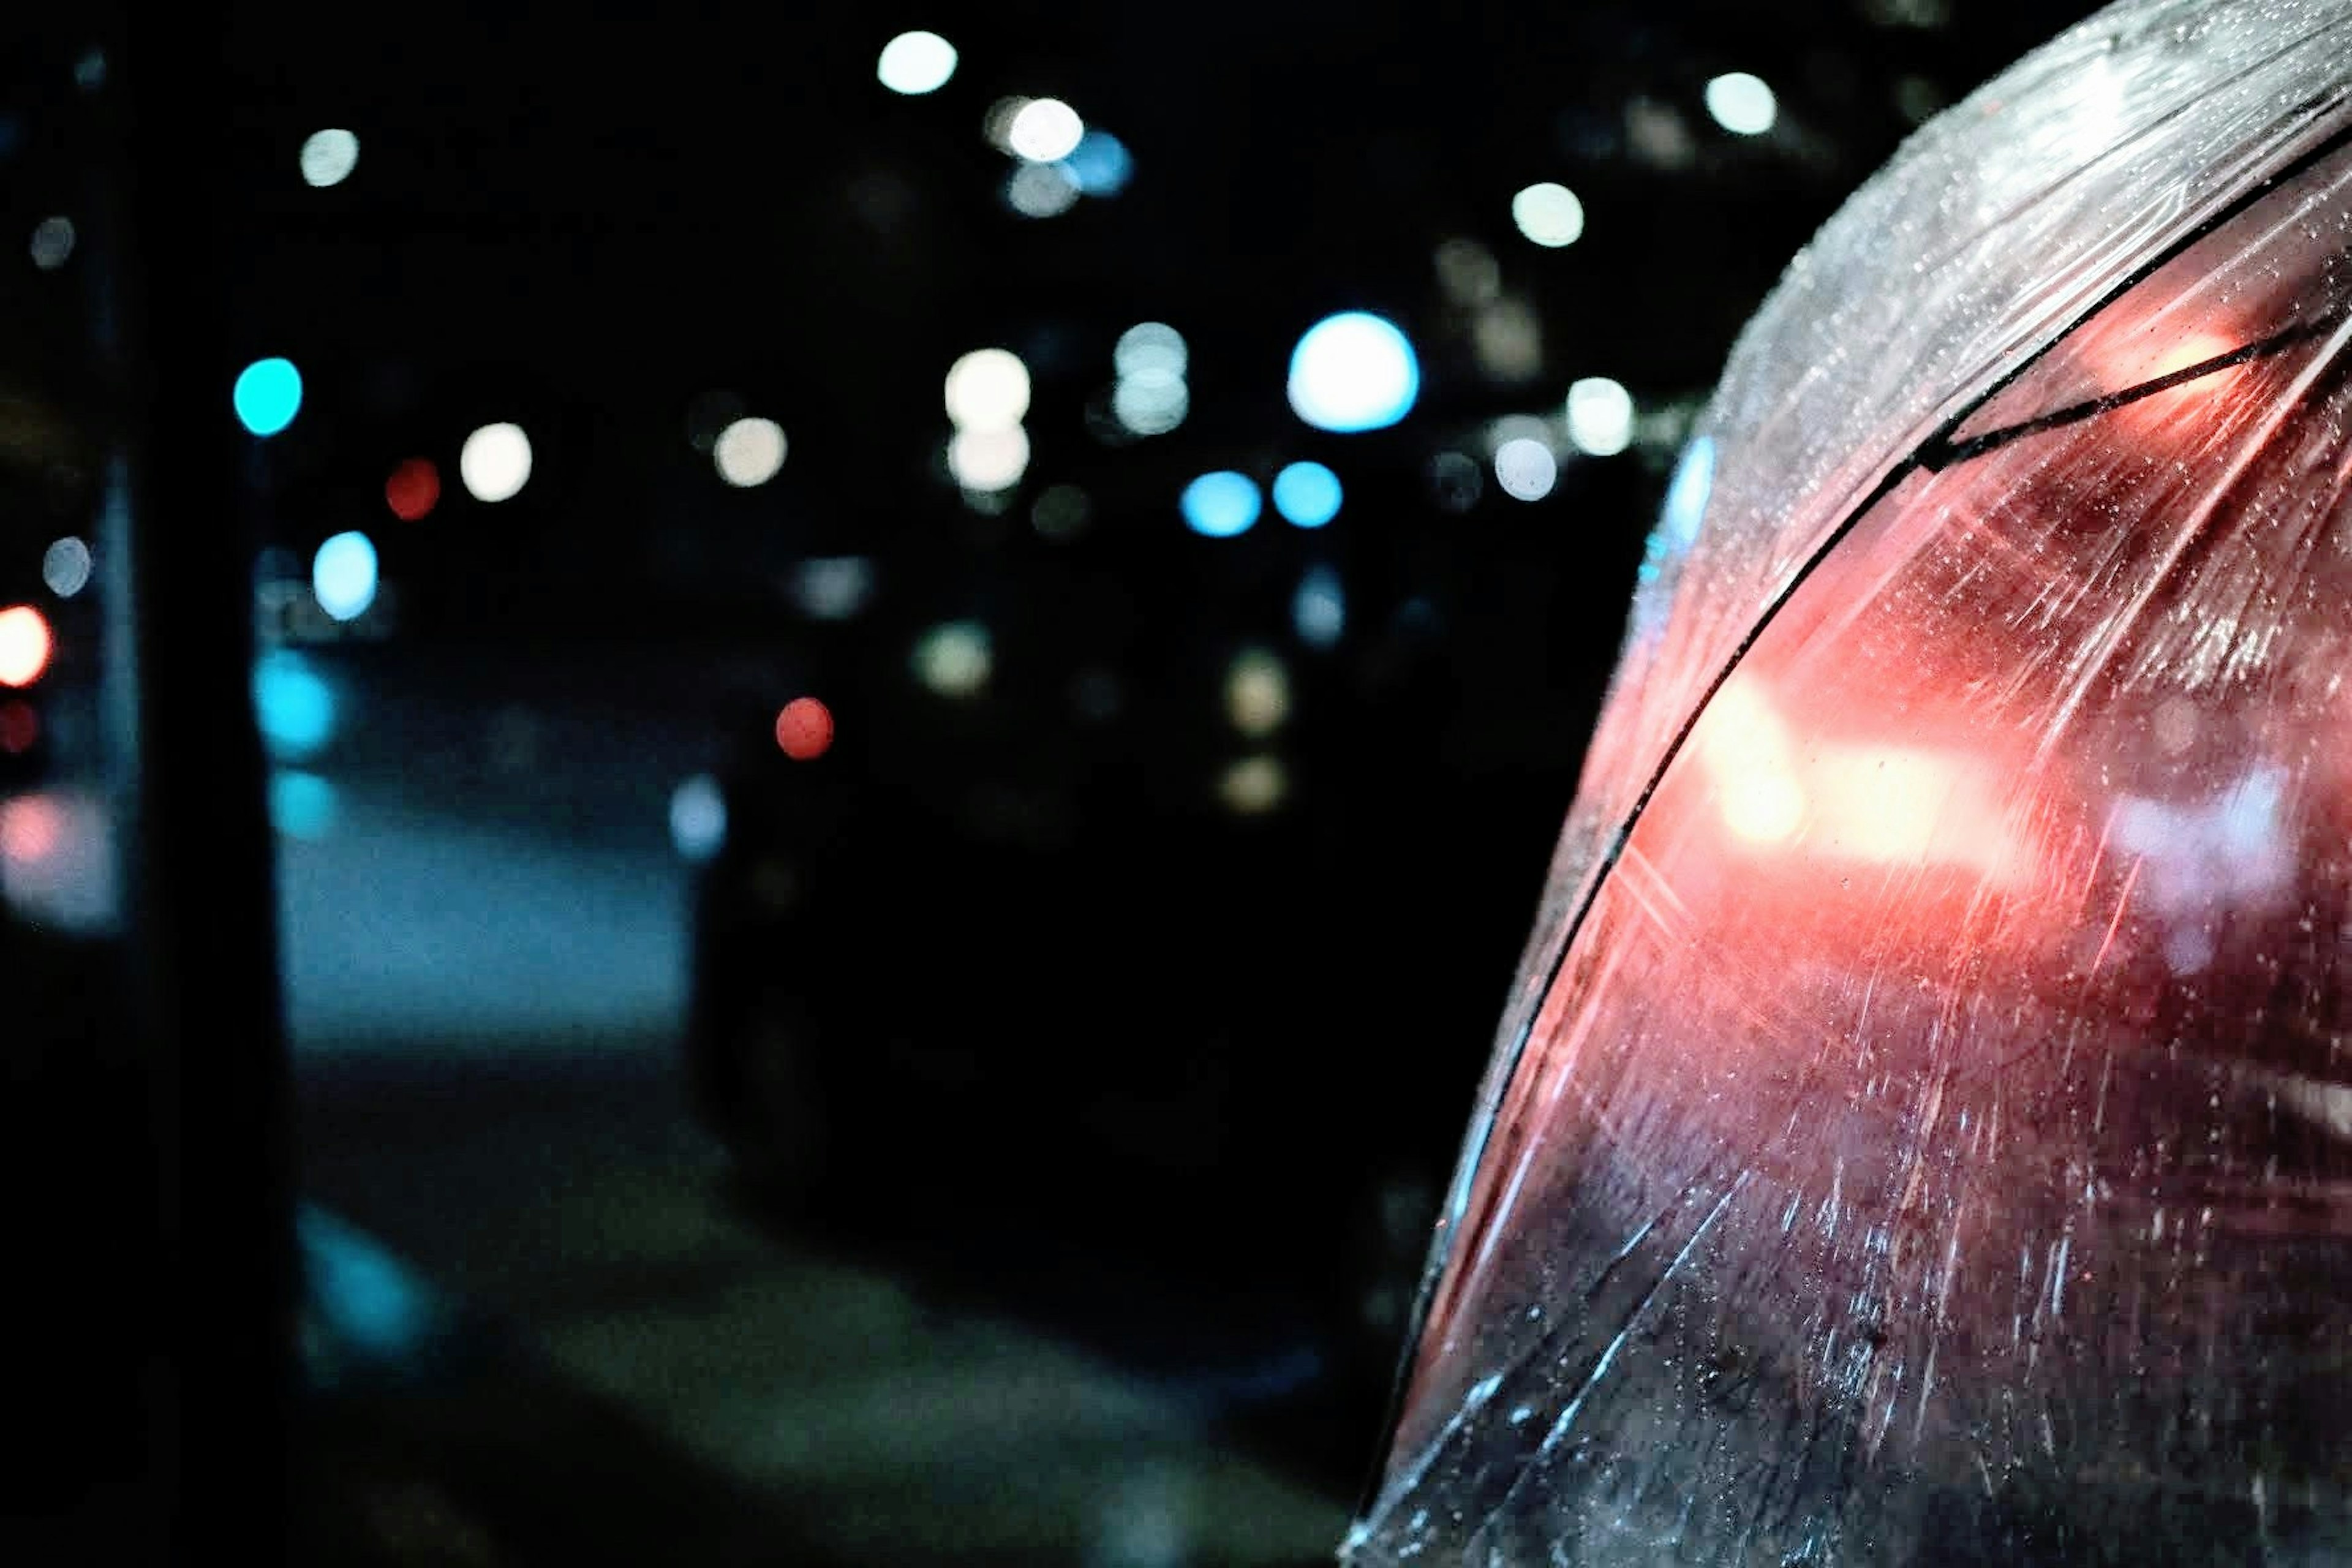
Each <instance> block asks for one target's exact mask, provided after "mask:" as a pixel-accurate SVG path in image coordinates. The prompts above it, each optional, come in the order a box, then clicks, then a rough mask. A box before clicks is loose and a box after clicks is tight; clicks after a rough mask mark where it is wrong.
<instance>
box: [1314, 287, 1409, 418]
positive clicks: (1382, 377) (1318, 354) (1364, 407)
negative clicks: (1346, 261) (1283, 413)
mask: <svg viewBox="0 0 2352 1568" xmlns="http://www.w3.org/2000/svg"><path fill="white" fill-rule="evenodd" d="M1289 393H1290V406H1291V409H1292V411H1293V412H1295V413H1297V416H1299V417H1300V418H1301V419H1304V420H1305V421H1307V423H1308V424H1309V425H1312V426H1316V427H1317V428H1318V429H1322V430H1336V431H1342V432H1355V431H1363V430H1378V429H1382V428H1385V427H1386V426H1391V425H1393V424H1395V423H1396V422H1397V421H1398V420H1400V419H1402V418H1403V417H1404V416H1406V415H1407V414H1409V413H1411V412H1412V405H1413V401H1414V399H1415V398H1416V397H1418V396H1419V395H1420V393H1421V362H1420V360H1419V359H1418V358H1417V357H1416V356H1415V355H1414V353H1413V352H1412V341H1411V340H1410V339H1408V338H1407V337H1406V336H1405V335H1404V333H1403V332H1402V331H1400V330H1399V329H1398V327H1397V325H1396V323H1395V322H1393V321H1388V320H1386V319H1385V318H1383V317H1380V316H1375V315H1371V314H1370V313H1368V312H1366V311H1362V310H1344V311H1342V312H1340V313H1339V314H1338V315H1336V316H1328V317H1326V318H1324V319H1323V320H1322V321H1318V322H1317V323H1315V325H1314V326H1312V327H1310V328H1308V329H1307V331H1306V333H1305V334H1304V335H1302V336H1301V337H1300V338H1299V340H1298V346H1297V348H1296V349H1294V350H1292V351H1291V355H1290V385H1289Z"/></svg>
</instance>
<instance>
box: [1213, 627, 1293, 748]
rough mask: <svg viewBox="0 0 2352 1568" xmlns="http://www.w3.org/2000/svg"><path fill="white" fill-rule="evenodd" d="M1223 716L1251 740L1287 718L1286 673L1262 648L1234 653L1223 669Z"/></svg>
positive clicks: (1288, 710)
mask: <svg viewBox="0 0 2352 1568" xmlns="http://www.w3.org/2000/svg"><path fill="white" fill-rule="evenodd" d="M1225 717H1226V718H1228V719H1230V720H1232V721H1233V726H1234V729H1236V730H1239V731H1241V732H1242V733H1243V734H1244V735H1247V736H1249V737H1250V738H1252V739H1253V740H1257V739H1262V738H1264V737H1265V736H1267V735H1271V734H1273V733H1274V732H1275V731H1276V730H1279V729H1281V728H1282V721H1284V720H1285V719H1287V718H1289V717H1290V672H1289V671H1288V670H1287V669H1286V668H1283V663H1282V660H1280V659H1279V658H1276V657H1275V656H1274V655H1273V654H1271V653H1268V652H1267V651H1266V650H1265V649H1264V648H1248V649H1245V650H1244V651H1243V652H1242V653H1240V654H1237V655H1235V656H1234V662H1233V664H1232V666H1231V667H1230V668H1228V669H1227V670H1226V671H1225Z"/></svg>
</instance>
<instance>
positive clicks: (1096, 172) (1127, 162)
mask: <svg viewBox="0 0 2352 1568" xmlns="http://www.w3.org/2000/svg"><path fill="white" fill-rule="evenodd" d="M1062 167H1063V169H1064V170H1066V172H1067V173H1068V174H1069V176H1070V178H1071V179H1072V180H1074V181H1076V184H1077V187H1078V189H1079V190H1080V191H1082V192H1084V193H1085V194H1086V195H1090V196H1115V195H1118V194H1119V192H1121V191H1123V190H1125V189H1127V182H1128V181H1129V180H1130V179H1132V178H1133V177H1134V175H1135V160H1134V159H1133V158H1131V157H1129V155H1128V151H1127V144H1126V143H1125V142H1121V141H1120V140H1119V139H1118V137H1116V136H1114V135H1112V134H1111V133H1110V132H1108V131H1096V130H1088V131H1087V133H1086V134H1085V135H1083V136H1081V137H1079V138H1078V144H1077V146H1076V147H1075V148H1073V149H1071V152H1070V155H1069V156H1068V157H1066V158H1065V159H1063V160H1062Z"/></svg>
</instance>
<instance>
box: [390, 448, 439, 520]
mask: <svg viewBox="0 0 2352 1568" xmlns="http://www.w3.org/2000/svg"><path fill="white" fill-rule="evenodd" d="M383 504H384V505H386V506H388V507H390V508H391V509H392V515H393V516H394V517H396V518H398V519H400V521H403V522H421V521H424V520H425V518H427V517H429V516H431V515H432V512H433V509H434V508H435V507H436V506H439V505H440V504H441V470H440V469H439V468H435V467H434V466H433V463H432V461H431V459H429V458H408V459H406V460H405V461H404V462H402V463H400V464H399V465H398V466H397V467H395V468H394V469H393V470H392V473H391V475H390V477H388V478H387V479H385V480H384V481H383Z"/></svg>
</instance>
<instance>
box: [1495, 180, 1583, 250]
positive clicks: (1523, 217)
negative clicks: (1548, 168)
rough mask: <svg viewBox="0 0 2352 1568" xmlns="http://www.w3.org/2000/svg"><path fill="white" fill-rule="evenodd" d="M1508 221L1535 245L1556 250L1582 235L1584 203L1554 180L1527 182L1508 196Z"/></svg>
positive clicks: (1570, 243)
mask: <svg viewBox="0 0 2352 1568" xmlns="http://www.w3.org/2000/svg"><path fill="white" fill-rule="evenodd" d="M1511 221H1512V222H1513V223H1515V224H1517V225H1518V226H1519V232H1520V233H1521V234H1524V235H1526V236H1527V237H1528V238H1529V239H1531V240H1534V241H1535V242H1536V243H1537V244H1538V245H1540V246H1544V247H1548V248H1549V249H1554V250H1557V249H1559V247H1561V246H1563V245H1574V244H1575V243H1576V242H1577V240H1579V239H1580V238H1581V237H1583V234H1584V204H1583V203H1582V202H1580V201H1579V200H1578V199H1577V196H1576V193H1575V192H1574V191H1571V190H1570V189H1569V188H1568V187H1567V186H1566V185H1563V184H1559V182H1558V181H1555V180H1546V181H1543V182H1542V183H1541V184H1533V185H1529V186H1528V188H1527V189H1525V190H1523V191H1521V192H1520V193H1519V194H1518V195H1515V196H1513V197H1512V198H1511Z"/></svg>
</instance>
